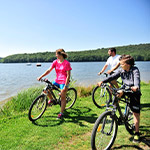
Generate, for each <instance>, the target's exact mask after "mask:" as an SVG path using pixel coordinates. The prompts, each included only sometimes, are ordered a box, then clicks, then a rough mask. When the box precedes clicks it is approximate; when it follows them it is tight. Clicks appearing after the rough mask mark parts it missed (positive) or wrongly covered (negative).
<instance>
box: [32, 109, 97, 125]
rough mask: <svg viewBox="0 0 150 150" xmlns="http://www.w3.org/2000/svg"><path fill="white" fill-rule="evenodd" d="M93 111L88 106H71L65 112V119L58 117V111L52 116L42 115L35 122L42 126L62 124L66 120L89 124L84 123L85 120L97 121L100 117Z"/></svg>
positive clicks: (66, 121) (89, 121)
mask: <svg viewBox="0 0 150 150" xmlns="http://www.w3.org/2000/svg"><path fill="white" fill-rule="evenodd" d="M91 112H93V111H92V109H91V108H88V107H77V108H71V109H69V110H67V111H65V112H64V116H65V117H64V119H63V120H60V119H57V113H53V115H51V116H50V115H45V116H43V117H41V118H40V119H39V120H37V121H35V122H33V124H34V125H37V126H42V127H50V126H51V127H52V126H58V125H61V124H62V123H64V122H65V123H70V122H72V123H77V124H79V125H80V126H87V125H85V124H84V121H85V122H88V123H95V121H96V119H97V118H98V116H97V114H93V113H91Z"/></svg>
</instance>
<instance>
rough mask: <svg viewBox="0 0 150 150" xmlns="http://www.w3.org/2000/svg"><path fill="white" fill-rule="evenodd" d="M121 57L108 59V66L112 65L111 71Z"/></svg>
mask: <svg viewBox="0 0 150 150" xmlns="http://www.w3.org/2000/svg"><path fill="white" fill-rule="evenodd" d="M119 58H120V55H115V56H114V57H112V56H110V57H109V58H108V59H107V62H106V65H110V69H113V68H114V67H115V66H116V65H117V64H118V63H119Z"/></svg>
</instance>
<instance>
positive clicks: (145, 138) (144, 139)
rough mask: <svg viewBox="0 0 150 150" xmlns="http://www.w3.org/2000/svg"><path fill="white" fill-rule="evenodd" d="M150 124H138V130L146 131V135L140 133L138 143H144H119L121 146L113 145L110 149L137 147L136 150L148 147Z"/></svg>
mask: <svg viewBox="0 0 150 150" xmlns="http://www.w3.org/2000/svg"><path fill="white" fill-rule="evenodd" d="M149 128H150V126H140V131H144V132H146V135H140V143H144V144H145V146H144V145H140V143H139V144H138V146H137V145H121V146H118V147H117V146H115V147H113V148H112V149H113V150H115V149H124V148H128V149H131V148H132V149H133V148H134V149H138V150H145V149H150V130H148V129H149ZM129 140H130V141H133V137H131V138H130V139H129Z"/></svg>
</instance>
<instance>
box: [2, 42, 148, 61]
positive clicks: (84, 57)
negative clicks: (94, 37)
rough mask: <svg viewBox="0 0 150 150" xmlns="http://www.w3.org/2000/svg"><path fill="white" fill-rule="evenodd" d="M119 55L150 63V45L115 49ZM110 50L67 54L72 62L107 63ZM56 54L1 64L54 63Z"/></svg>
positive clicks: (14, 57) (14, 58)
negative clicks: (127, 55)
mask: <svg viewBox="0 0 150 150" xmlns="http://www.w3.org/2000/svg"><path fill="white" fill-rule="evenodd" d="M115 48H116V50H117V54H120V55H122V54H130V55H131V56H133V57H134V59H135V60H136V61H150V43H148V44H139V45H128V46H118V47H115ZM108 49H109V48H101V49H100V48H98V49H95V50H84V51H72V52H71V51H70V52H67V54H68V58H67V59H68V60H69V61H70V62H91V61H106V60H107V58H108V53H107V52H108ZM55 59H56V56H55V52H41V53H30V54H27V53H24V54H15V55H10V56H7V57H5V58H2V59H0V62H1V63H27V62H52V61H53V60H55Z"/></svg>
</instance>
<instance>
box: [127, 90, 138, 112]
mask: <svg viewBox="0 0 150 150" xmlns="http://www.w3.org/2000/svg"><path fill="white" fill-rule="evenodd" d="M126 95H128V96H129V98H130V105H129V106H130V109H131V110H132V111H133V112H135V113H140V109H141V106H140V99H141V93H140V92H135V93H132V94H131V93H130V94H126Z"/></svg>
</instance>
